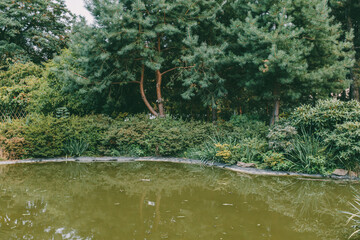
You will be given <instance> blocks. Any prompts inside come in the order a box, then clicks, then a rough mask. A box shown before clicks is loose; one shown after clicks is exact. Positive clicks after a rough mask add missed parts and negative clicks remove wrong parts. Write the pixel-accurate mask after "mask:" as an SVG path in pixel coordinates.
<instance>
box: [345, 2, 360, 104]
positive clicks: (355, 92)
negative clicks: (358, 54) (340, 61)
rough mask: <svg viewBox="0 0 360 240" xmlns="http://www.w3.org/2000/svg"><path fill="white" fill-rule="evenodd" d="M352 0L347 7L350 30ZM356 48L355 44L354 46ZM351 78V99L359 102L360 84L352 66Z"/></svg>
mask: <svg viewBox="0 0 360 240" xmlns="http://www.w3.org/2000/svg"><path fill="white" fill-rule="evenodd" d="M351 6H352V5H351V0H348V1H347V9H346V18H347V29H348V31H349V32H350V31H351V29H352V28H353V23H352V19H351V16H350V12H351ZM353 48H354V46H353ZM350 79H351V84H350V99H351V100H356V101H358V102H359V100H360V99H359V86H358V85H357V83H356V78H355V75H354V69H353V68H351V69H350Z"/></svg>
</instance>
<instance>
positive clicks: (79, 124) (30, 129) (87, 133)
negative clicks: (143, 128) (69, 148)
mask: <svg viewBox="0 0 360 240" xmlns="http://www.w3.org/2000/svg"><path fill="white" fill-rule="evenodd" d="M109 123H110V119H108V118H106V117H103V116H89V117H70V118H61V119H57V118H55V117H52V116H43V115H32V116H29V117H27V118H25V119H21V120H15V121H12V122H8V123H4V124H1V125H0V136H1V138H0V144H1V146H2V148H3V149H4V151H6V152H7V153H8V155H9V156H10V158H30V157H32V158H37V157H55V156H62V155H65V153H64V143H65V142H66V141H69V140H70V139H76V140H84V141H86V142H87V144H88V145H89V148H88V151H87V153H88V154H91V155H96V154H99V149H98V147H99V145H100V142H101V137H102V135H103V134H104V132H105V130H106V129H108V126H109Z"/></svg>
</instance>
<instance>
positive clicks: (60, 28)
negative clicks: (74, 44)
mask: <svg viewBox="0 0 360 240" xmlns="http://www.w3.org/2000/svg"><path fill="white" fill-rule="evenodd" d="M0 15H1V17H0V65H4V64H6V61H7V59H12V61H14V62H16V61H19V60H20V61H22V62H25V61H33V62H35V63H36V64H39V63H41V62H43V61H46V60H48V59H51V58H53V55H54V54H55V53H58V52H60V50H61V49H62V48H63V47H65V46H66V43H67V31H68V30H69V20H70V17H71V14H70V12H69V11H68V10H67V9H66V7H65V3H64V1H63V0H46V1H44V0H32V1H25V0H20V1H12V0H2V1H1V2H0Z"/></svg>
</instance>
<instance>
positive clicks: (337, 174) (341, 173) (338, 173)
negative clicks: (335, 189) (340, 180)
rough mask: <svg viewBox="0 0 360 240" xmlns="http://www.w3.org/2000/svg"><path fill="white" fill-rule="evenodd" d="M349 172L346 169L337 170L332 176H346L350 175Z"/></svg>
mask: <svg viewBox="0 0 360 240" xmlns="http://www.w3.org/2000/svg"><path fill="white" fill-rule="evenodd" d="M348 172H349V171H347V170H345V169H335V170H334V172H333V173H332V174H333V175H336V176H346V175H347V174H348Z"/></svg>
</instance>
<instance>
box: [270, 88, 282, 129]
mask: <svg viewBox="0 0 360 240" xmlns="http://www.w3.org/2000/svg"><path fill="white" fill-rule="evenodd" d="M279 88H280V87H279V85H278V84H276V85H275V87H274V91H273V96H274V98H275V101H274V110H273V112H272V115H271V119H270V126H273V125H274V124H275V123H276V122H278V121H279V112H280V94H279V93H280V91H279V90H280V89H279Z"/></svg>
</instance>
